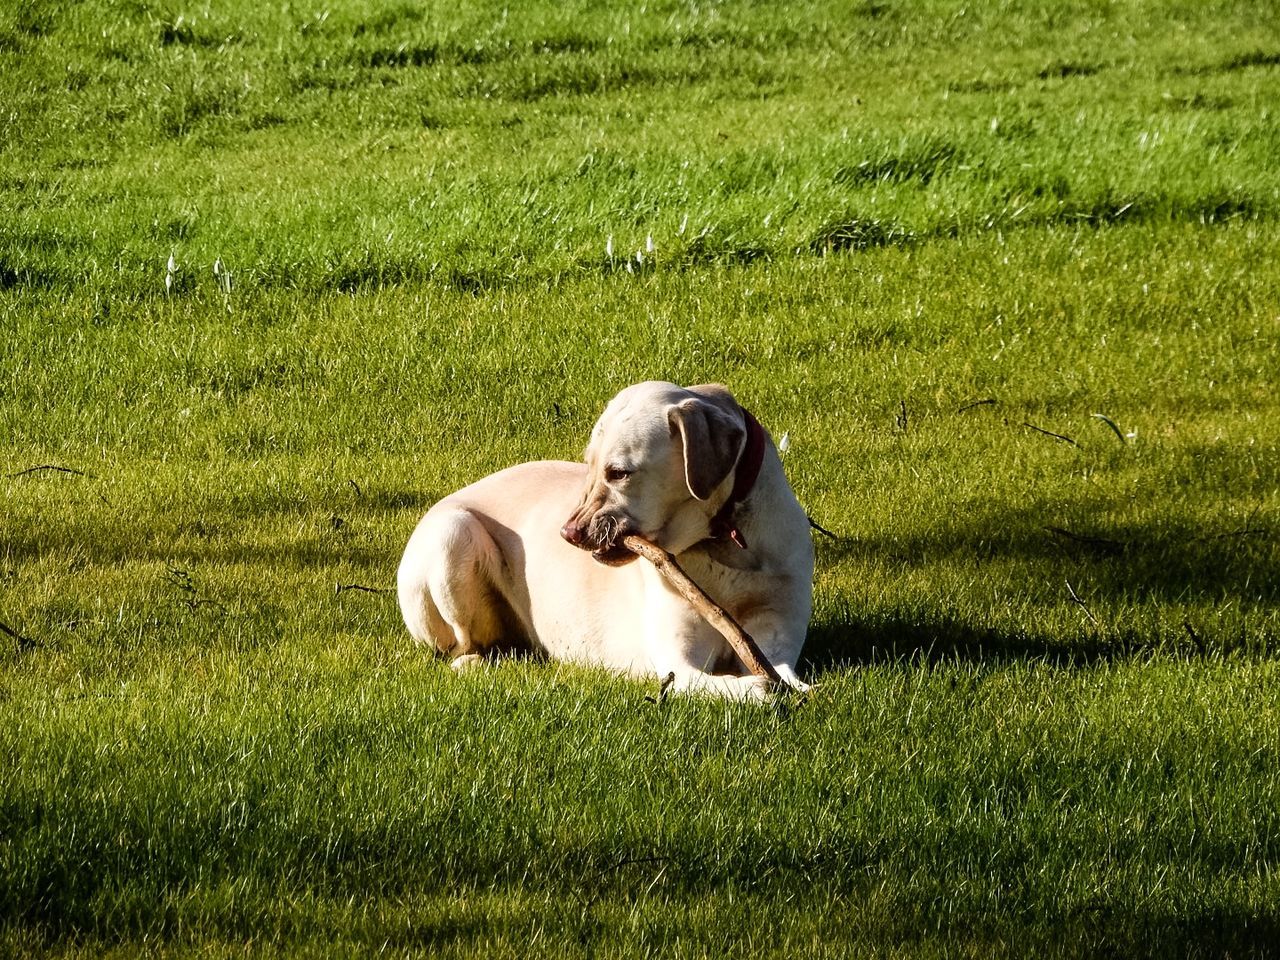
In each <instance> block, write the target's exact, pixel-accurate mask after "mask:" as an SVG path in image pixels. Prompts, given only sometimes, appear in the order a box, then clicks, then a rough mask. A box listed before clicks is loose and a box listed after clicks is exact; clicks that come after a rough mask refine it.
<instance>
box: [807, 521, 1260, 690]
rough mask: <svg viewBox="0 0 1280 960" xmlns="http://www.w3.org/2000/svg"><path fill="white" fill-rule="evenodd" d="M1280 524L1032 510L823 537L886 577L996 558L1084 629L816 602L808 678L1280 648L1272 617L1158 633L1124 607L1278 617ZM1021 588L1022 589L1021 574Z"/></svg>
mask: <svg viewBox="0 0 1280 960" xmlns="http://www.w3.org/2000/svg"><path fill="white" fill-rule="evenodd" d="M1274 519H1275V518H1267V517H1262V516H1257V515H1255V516H1253V517H1250V518H1249V519H1248V520H1247V521H1243V522H1241V523H1239V524H1238V525H1236V526H1233V527H1230V528H1228V529H1198V528H1193V527H1190V526H1188V525H1186V524H1178V523H1176V522H1163V523H1161V524H1159V525H1156V524H1150V525H1145V526H1144V525H1130V526H1123V527H1121V526H1110V527H1107V526H1100V525H1095V526H1086V525H1084V524H1080V525H1078V526H1071V527H1068V526H1066V525H1065V524H1064V525H1055V524H1054V523H1053V522H1051V521H1048V520H1046V519H1045V518H1044V516H1043V513H1042V512H1041V511H1038V510H1036V509H1034V508H1028V509H1027V510H1025V511H1005V512H1001V513H999V514H992V515H990V516H985V517H979V518H976V519H973V520H972V521H971V522H968V523H955V522H952V523H950V524H948V525H946V526H945V527H943V528H942V529H939V530H937V531H929V532H928V533H926V534H917V535H910V534H908V535H895V536H894V537H893V538H892V539H883V540H877V539H867V538H860V539H854V538H847V537H846V538H840V539H838V540H835V541H832V540H829V539H825V538H823V539H821V540H820V541H819V544H818V566H819V568H820V569H822V568H826V569H827V570H831V571H839V572H841V573H848V574H851V575H852V576H853V577H854V578H855V579H856V578H859V576H860V574H859V570H860V568H865V569H866V570H868V571H874V574H870V573H869V574H868V575H874V576H875V577H876V578H877V579H879V580H881V581H883V580H884V579H885V577H886V573H885V568H886V566H888V567H890V568H892V567H898V568H901V569H903V570H909V569H911V568H912V567H915V566H920V567H923V566H925V565H926V564H930V563H937V562H938V561H940V560H941V561H944V562H949V561H951V560H955V561H957V562H961V563H963V564H964V565H965V566H966V567H971V568H974V569H977V570H979V571H981V570H982V569H983V567H984V565H986V564H988V563H990V564H992V566H991V567H990V570H991V571H992V573H991V576H992V577H996V578H998V577H1002V576H1008V575H1009V573H1008V571H1009V570H1010V568H1011V567H1012V568H1013V569H1016V570H1017V571H1018V577H1019V579H1020V581H1021V582H1022V583H1023V584H1024V585H1025V587H1024V589H1025V590H1026V591H1027V592H1028V593H1031V592H1034V594H1035V595H1037V596H1039V597H1054V598H1056V599H1054V600H1051V601H1047V602H1051V603H1063V602H1071V603H1075V604H1077V605H1078V606H1079V607H1080V608H1081V609H1080V617H1081V628H1080V630H1079V631H1077V632H1076V633H1075V634H1074V635H1072V636H1064V635H1063V634H1062V632H1061V630H1058V631H1056V632H1055V631H1053V630H1051V629H1049V628H1048V627H1043V628H1041V627H1038V626H1037V625H1036V624H1035V623H1029V624H1027V625H1026V626H1025V627H1021V628H1017V629H1014V630H1011V629H1008V628H1003V629H999V628H995V627H992V626H990V625H987V624H983V623H978V622H973V621H971V620H967V619H965V618H964V617H963V616H961V615H949V614H948V613H947V612H946V611H945V609H944V602H940V603H939V604H938V605H937V606H936V607H935V608H934V609H932V610H931V611H924V612H922V611H920V610H919V609H918V608H917V609H913V610H906V609H903V610H902V611H900V612H896V611H893V610H892V607H891V609H890V610H889V611H886V610H884V609H883V607H882V608H881V609H878V610H874V611H873V610H868V611H860V610H858V609H856V608H855V607H853V606H852V605H850V604H847V603H844V602H837V603H835V604H830V605H828V609H826V610H821V609H820V610H819V611H818V617H817V619H815V621H814V622H813V624H811V626H810V629H809V635H808V640H807V641H806V644H805V651H804V655H803V658H802V665H803V666H804V667H806V668H807V669H808V670H809V672H810V673H821V672H824V671H826V670H829V669H833V668H835V667H837V666H841V665H857V664H867V663H873V662H877V661H884V660H900V659H904V658H905V659H914V658H924V659H926V660H932V661H939V660H961V661H975V662H976V661H981V662H1005V661H1010V660H1045V661H1048V662H1053V663H1060V664H1062V665H1071V664H1077V665H1078V664H1086V663H1092V662H1097V661H1105V660H1115V659H1123V658H1129V657H1133V656H1135V655H1142V654H1144V653H1150V652H1153V651H1157V650H1171V651H1176V652H1177V653H1178V654H1179V655H1183V656H1192V657H1195V656H1220V655H1222V654H1224V653H1227V652H1233V651H1237V650H1239V649H1242V648H1247V649H1250V650H1254V651H1255V652H1263V653H1267V652H1271V651H1272V649H1273V648H1274V647H1275V646H1276V645H1277V644H1280V635H1277V634H1276V632H1275V629H1274V623H1271V624H1269V625H1268V624H1267V623H1262V624H1261V626H1262V629H1260V630H1257V631H1253V632H1252V633H1251V634H1250V635H1249V636H1247V637H1246V636H1244V635H1243V634H1242V632H1241V630H1239V629H1236V630H1234V631H1229V632H1227V633H1226V634H1218V633H1215V632H1214V630H1213V629H1212V625H1205V624H1195V623H1192V622H1191V620H1192V619H1194V617H1192V618H1191V619H1184V620H1183V621H1182V624H1181V628H1180V629H1179V630H1177V632H1176V636H1175V635H1170V634H1168V633H1167V632H1166V634H1165V635H1163V636H1156V635H1152V633H1151V632H1150V630H1149V628H1148V629H1147V630H1145V631H1144V629H1143V628H1141V627H1131V626H1128V625H1126V623H1125V620H1124V618H1123V616H1121V615H1119V614H1118V613H1117V615H1116V616H1112V612H1113V611H1117V612H1118V611H1122V610H1124V609H1126V608H1130V609H1131V608H1132V606H1133V605H1134V604H1139V605H1146V606H1150V607H1152V608H1161V607H1166V608H1171V607H1175V606H1178V607H1183V606H1187V605H1194V604H1197V603H1198V604H1201V605H1202V606H1203V605H1208V606H1211V607H1217V608H1221V609H1224V610H1227V609H1234V610H1235V611H1236V613H1237V614H1239V613H1241V612H1244V614H1245V616H1246V617H1247V616H1250V611H1254V612H1256V613H1257V616H1258V618H1259V619H1261V618H1263V617H1266V611H1267V610H1274V609H1275V608H1276V606H1277V605H1280V543H1277V539H1276V537H1275V536H1274V535H1273V533H1274V529H1273V523H1274ZM890 584H891V581H890ZM891 589H892V588H891V586H890V596H891ZM1010 589H1011V590H1017V589H1018V585H1017V584H1013V583H1011V584H1010ZM890 604H892V600H891V599H890ZM1237 619H1238V617H1237ZM1173 622H1174V623H1175V625H1176V624H1177V621H1176V620H1174V621H1173Z"/></svg>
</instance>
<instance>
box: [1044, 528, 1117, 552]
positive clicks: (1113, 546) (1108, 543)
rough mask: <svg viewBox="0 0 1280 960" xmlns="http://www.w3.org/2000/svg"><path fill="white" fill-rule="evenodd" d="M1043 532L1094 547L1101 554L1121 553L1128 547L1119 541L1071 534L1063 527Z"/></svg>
mask: <svg viewBox="0 0 1280 960" xmlns="http://www.w3.org/2000/svg"><path fill="white" fill-rule="evenodd" d="M1045 530H1047V531H1049V533H1052V534H1053V535H1054V536H1056V537H1066V538H1067V539H1068V540H1073V541H1075V542H1076V543H1082V544H1084V545H1085V546H1088V547H1094V548H1096V549H1098V550H1100V551H1102V552H1103V553H1123V552H1124V550H1125V548H1126V547H1127V546H1128V544H1127V543H1124V542H1123V541H1121V540H1108V539H1107V538H1106V537H1086V536H1084V535H1083V534H1079V533H1072V532H1071V531H1070V530H1067V529H1065V528H1064V527H1045Z"/></svg>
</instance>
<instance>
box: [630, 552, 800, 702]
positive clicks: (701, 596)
mask: <svg viewBox="0 0 1280 960" xmlns="http://www.w3.org/2000/svg"><path fill="white" fill-rule="evenodd" d="M621 544H622V546H624V547H626V549H627V550H630V551H631V552H633V553H637V554H639V555H640V556H642V557H644V558H645V559H646V560H648V561H649V562H650V563H652V564H653V566H654V568H655V569H656V570H657V571H658V574H659V575H660V576H661V577H662V578H663V579H664V580H666V581H667V583H668V584H670V585H671V587H672V589H674V590H675V591H676V593H678V594H680V596H682V597H684V598H685V599H686V600H687V601H689V604H690V605H691V606H692V607H693V609H694V610H696V611H697V612H698V614H699V615H700V616H701V617H702V619H704V620H706V621H707V623H709V624H711V626H713V627H715V628H716V629H717V630H719V631H720V633H721V635H722V636H723V637H724V638H725V639H726V640H728V641H729V646H731V647H732V648H733V652H734V653H736V654H737V655H738V658H739V659H740V660H741V661H742V662H743V664H744V665H745V666H746V668H747V669H748V670H750V671H751V672H752V673H754V674H755V675H756V676H758V677H767V678H768V679H770V680H772V681H773V682H774V683H781V682H782V678H781V677H780V676H778V671H777V670H775V669H774V668H773V664H772V663H770V662H769V658H768V657H766V656H765V655H764V654H763V653H762V652H761V650H760V648H759V647H758V646H757V645H756V642H755V641H754V640H752V639H751V634H749V633H747V631H745V630H743V629H742V627H741V625H739V623H738V621H736V620H734V619H733V617H732V616H730V615H729V611H727V610H726V609H725V608H724V607H722V606H720V605H719V604H718V603H716V602H715V601H714V600H712V599H711V598H710V597H709V596H707V594H706V591H704V590H703V589H702V588H701V587H700V586H698V585H697V584H696V583H694V582H693V580H692V579H690V577H689V575H688V574H687V573H685V572H684V571H683V570H682V569H680V564H678V563H676V558H675V557H673V556H672V555H671V554H669V553H667V551H665V550H663V549H662V548H661V547H659V546H658V545H657V544H654V543H650V542H649V541H648V540H646V539H645V538H644V537H640V536H636V535H635V534H628V535H627V536H625V537H623V538H622V539H621Z"/></svg>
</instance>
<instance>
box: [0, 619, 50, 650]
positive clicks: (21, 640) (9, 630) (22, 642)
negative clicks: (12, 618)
mask: <svg viewBox="0 0 1280 960" xmlns="http://www.w3.org/2000/svg"><path fill="white" fill-rule="evenodd" d="M0 633H3V634H4V635H5V636H6V637H12V638H13V639H14V642H16V643H17V644H18V652H19V653H26V652H27V651H28V650H34V649H35V648H36V647H38V646H40V644H38V643H36V642H35V641H34V640H32V639H31V638H30V637H24V636H23V635H22V634H20V633H19V632H18V631H17V630H15V629H13V627H11V626H9V625H8V624H7V623H0Z"/></svg>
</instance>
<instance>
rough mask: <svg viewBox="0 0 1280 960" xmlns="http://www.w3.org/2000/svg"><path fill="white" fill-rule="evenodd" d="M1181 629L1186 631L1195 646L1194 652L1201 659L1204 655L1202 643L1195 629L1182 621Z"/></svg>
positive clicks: (1189, 622)
mask: <svg viewBox="0 0 1280 960" xmlns="http://www.w3.org/2000/svg"><path fill="white" fill-rule="evenodd" d="M1182 629H1183V630H1186V631H1187V636H1188V637H1190V638H1191V642H1192V643H1194V644H1195V645H1196V650H1198V651H1199V652H1200V656H1202V657H1203V656H1204V654H1205V648H1204V641H1203V640H1201V639H1200V634H1198V633H1196V628H1195V627H1193V626H1192V625H1191V621H1190V620H1183V621H1182Z"/></svg>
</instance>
